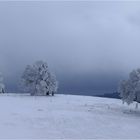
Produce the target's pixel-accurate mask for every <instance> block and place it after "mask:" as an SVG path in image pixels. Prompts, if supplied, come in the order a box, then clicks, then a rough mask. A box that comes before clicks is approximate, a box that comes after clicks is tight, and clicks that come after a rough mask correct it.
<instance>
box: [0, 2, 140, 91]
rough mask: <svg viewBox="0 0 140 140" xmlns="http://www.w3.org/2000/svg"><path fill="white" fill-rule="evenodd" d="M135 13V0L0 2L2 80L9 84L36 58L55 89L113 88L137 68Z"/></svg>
mask: <svg viewBox="0 0 140 140" xmlns="http://www.w3.org/2000/svg"><path fill="white" fill-rule="evenodd" d="M139 14H140V2H0V50H1V51H0V67H1V71H2V72H3V74H4V76H5V82H6V83H7V85H8V87H9V88H10V87H14V85H16V83H17V81H18V79H19V78H20V75H21V73H22V71H23V69H24V67H25V65H26V64H30V63H33V62H34V61H36V60H40V59H42V60H45V61H47V62H48V64H49V66H50V68H51V69H52V71H53V72H54V73H56V75H57V77H58V79H59V81H60V87H61V91H62V90H63V89H66V88H70V89H73V90H74V89H79V90H80V89H81V90H85V91H86V90H87V89H88V90H91V91H92V90H93V91H94V90H99V89H100V90H108V91H109V89H110V91H112V90H116V87H117V82H118V81H119V80H120V79H121V78H122V77H125V76H126V75H127V73H128V72H129V71H130V70H132V69H133V68H137V67H140V63H139V59H140V55H139V51H140V46H139V45H140V40H139V36H140V28H139V27H140V18H139ZM71 77H73V79H71ZM75 77H76V78H77V79H75ZM85 77H86V78H85ZM107 77H108V78H107ZM61 83H62V84H61ZM112 83H113V84H112ZM11 85H12V86H11ZM83 85H84V86H83ZM115 85H116V86H115ZM83 87H84V89H83Z"/></svg>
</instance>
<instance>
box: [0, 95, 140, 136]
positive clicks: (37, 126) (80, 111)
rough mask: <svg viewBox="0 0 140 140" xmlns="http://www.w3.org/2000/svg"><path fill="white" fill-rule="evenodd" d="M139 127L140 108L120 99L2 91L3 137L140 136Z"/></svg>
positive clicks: (0, 128) (0, 116)
mask: <svg viewBox="0 0 140 140" xmlns="http://www.w3.org/2000/svg"><path fill="white" fill-rule="evenodd" d="M130 108H132V109H131V112H130ZM139 128H140V110H135V109H134V106H133V105H132V106H131V107H128V106H124V105H122V102H121V101H120V100H117V99H107V98H100V97H88V96H75V95H56V96H54V97H39V96H38V97H33V96H29V95H16V94H5V95H0V138H14V139H15V138H25V139H26V138H28V139H30V138H75V139H76V138H79V139H80V138H122V139H124V138H138V139H139V138H140V129H139Z"/></svg>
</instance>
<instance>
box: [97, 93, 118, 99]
mask: <svg viewBox="0 0 140 140" xmlns="http://www.w3.org/2000/svg"><path fill="white" fill-rule="evenodd" d="M96 96H98V97H107V98H116V99H121V98H120V94H119V93H118V92H114V93H105V94H103V95H96Z"/></svg>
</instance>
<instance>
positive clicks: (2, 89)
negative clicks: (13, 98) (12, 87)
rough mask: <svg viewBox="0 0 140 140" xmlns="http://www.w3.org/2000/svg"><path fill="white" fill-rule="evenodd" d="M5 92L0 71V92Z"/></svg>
mask: <svg viewBox="0 0 140 140" xmlns="http://www.w3.org/2000/svg"><path fill="white" fill-rule="evenodd" d="M4 92H5V85H4V84H3V76H2V73H0V93H4Z"/></svg>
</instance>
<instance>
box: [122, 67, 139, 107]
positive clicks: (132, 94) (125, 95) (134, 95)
mask: <svg viewBox="0 0 140 140" xmlns="http://www.w3.org/2000/svg"><path fill="white" fill-rule="evenodd" d="M119 92H120V96H121V98H122V100H123V102H126V103H127V104H128V105H129V104H131V103H132V102H133V101H136V102H137V103H139V102H140V69H137V70H133V71H132V72H131V73H130V74H129V78H128V79H127V80H123V81H122V82H121V83H120V86H119ZM137 105H138V104H137ZM137 105H136V106H137Z"/></svg>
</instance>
